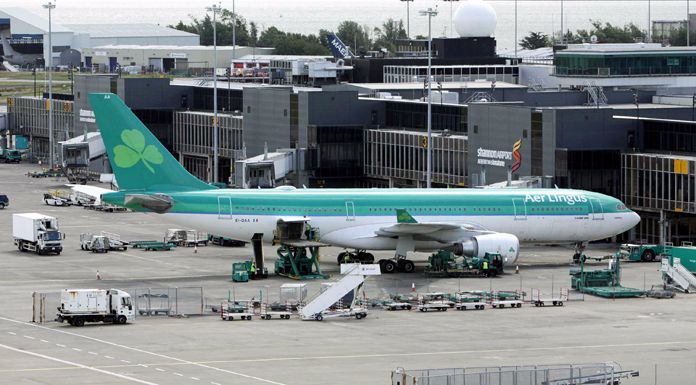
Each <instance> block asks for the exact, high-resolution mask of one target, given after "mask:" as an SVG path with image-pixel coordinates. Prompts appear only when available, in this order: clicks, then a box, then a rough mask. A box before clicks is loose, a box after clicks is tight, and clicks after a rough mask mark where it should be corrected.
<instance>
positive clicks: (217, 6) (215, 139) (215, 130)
mask: <svg viewBox="0 0 696 385" xmlns="http://www.w3.org/2000/svg"><path fill="white" fill-rule="evenodd" d="M205 9H206V11H208V12H212V13H213V183H216V182H217V181H218V146H219V144H218V116H217V14H218V12H220V11H221V10H222V8H221V7H220V4H213V5H212V6H211V7H206V8H205Z"/></svg>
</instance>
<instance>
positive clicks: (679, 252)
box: [668, 245, 696, 274]
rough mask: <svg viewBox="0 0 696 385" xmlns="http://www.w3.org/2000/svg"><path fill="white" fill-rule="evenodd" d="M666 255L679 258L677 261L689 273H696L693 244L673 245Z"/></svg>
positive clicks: (695, 255)
mask: <svg viewBox="0 0 696 385" xmlns="http://www.w3.org/2000/svg"><path fill="white" fill-rule="evenodd" d="M668 255H670V256H671V257H673V258H679V260H680V261H679V263H680V264H681V265H682V266H684V267H685V268H686V270H688V271H689V272H690V273H691V274H696V247H694V246H686V245H685V246H674V247H672V248H671V249H670V250H669V253H668Z"/></svg>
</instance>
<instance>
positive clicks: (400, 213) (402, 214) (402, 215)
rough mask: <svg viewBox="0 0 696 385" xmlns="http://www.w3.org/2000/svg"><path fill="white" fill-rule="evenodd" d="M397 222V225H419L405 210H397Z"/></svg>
mask: <svg viewBox="0 0 696 385" xmlns="http://www.w3.org/2000/svg"><path fill="white" fill-rule="evenodd" d="M396 222H397V223H418V221H416V220H415V219H414V218H413V217H412V216H411V214H409V213H408V211H406V210H404V209H396Z"/></svg>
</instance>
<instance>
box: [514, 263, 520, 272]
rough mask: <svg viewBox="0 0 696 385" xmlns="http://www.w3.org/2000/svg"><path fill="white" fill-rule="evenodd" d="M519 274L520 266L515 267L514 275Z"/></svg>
mask: <svg viewBox="0 0 696 385" xmlns="http://www.w3.org/2000/svg"><path fill="white" fill-rule="evenodd" d="M519 273H520V266H519V265H515V274H519Z"/></svg>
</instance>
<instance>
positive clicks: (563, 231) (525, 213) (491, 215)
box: [103, 188, 639, 251]
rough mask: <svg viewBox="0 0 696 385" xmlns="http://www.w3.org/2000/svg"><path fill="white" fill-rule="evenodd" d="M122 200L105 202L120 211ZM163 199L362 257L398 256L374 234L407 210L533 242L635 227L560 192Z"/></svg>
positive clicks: (602, 200) (424, 245)
mask: <svg viewBox="0 0 696 385" xmlns="http://www.w3.org/2000/svg"><path fill="white" fill-rule="evenodd" d="M157 192H158V191H152V193H157ZM124 194H125V193H121V192H119V193H112V194H107V195H105V196H104V198H103V199H104V200H105V201H107V202H110V203H114V204H121V205H123V196H124ZM167 195H169V196H170V197H171V198H172V200H173V202H174V204H173V206H172V207H171V209H170V210H169V211H168V212H167V213H165V214H163V215H164V216H166V217H168V218H169V219H170V220H171V221H172V222H175V223H179V224H181V225H182V226H189V227H194V228H196V229H202V230H205V231H207V232H210V233H212V234H219V235H223V236H226V237H230V238H234V239H242V240H249V239H251V238H252V236H253V235H254V234H263V237H264V240H265V241H267V242H271V241H272V240H273V237H274V232H275V229H276V227H277V225H278V222H279V221H287V222H289V221H299V220H302V221H306V222H307V223H309V224H310V225H311V226H312V227H314V228H317V229H318V231H319V232H318V234H319V236H320V239H321V240H322V241H323V242H327V243H330V244H333V245H336V246H341V247H347V248H356V249H366V250H395V249H396V244H397V239H396V238H392V237H388V236H378V235H376V233H378V232H379V230H380V229H382V228H385V227H387V226H390V225H393V224H396V223H397V217H396V210H398V209H401V210H407V211H408V212H409V213H410V214H411V215H412V216H413V217H414V218H415V219H416V220H417V222H418V223H448V224H456V225H461V226H470V227H472V228H474V229H482V230H488V231H493V232H499V233H507V234H513V235H515V236H516V237H517V238H518V239H519V240H520V241H522V242H537V243H544V242H546V243H563V242H578V241H590V240H596V239H602V238H607V237H611V236H613V235H615V234H618V233H621V232H624V231H626V230H628V229H630V228H631V227H633V226H634V225H635V224H636V223H637V222H638V220H639V219H638V216H637V215H636V214H635V213H634V212H632V211H631V210H628V209H627V208H626V207H625V206H624V205H623V204H622V203H621V202H620V201H619V200H617V199H615V198H612V197H608V196H606V195H602V194H597V193H592V192H586V191H579V190H565V189H432V190H411V189H287V188H281V189H273V190H229V189H221V190H206V191H192V192H180V193H168V194H167ZM131 208H133V209H136V210H137V209H138V207H137V206H133V207H131ZM445 232H446V230H445ZM439 235H440V237H441V240H435V239H423V240H416V241H415V245H414V246H415V247H414V250H418V251H427V250H436V249H440V248H443V246H449V245H451V244H452V243H454V242H456V241H457V236H456V234H453V236H452V237H451V238H450V237H447V234H439Z"/></svg>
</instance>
